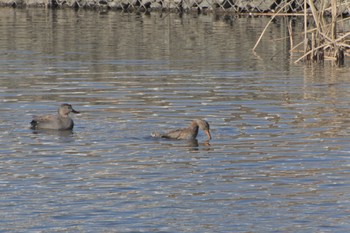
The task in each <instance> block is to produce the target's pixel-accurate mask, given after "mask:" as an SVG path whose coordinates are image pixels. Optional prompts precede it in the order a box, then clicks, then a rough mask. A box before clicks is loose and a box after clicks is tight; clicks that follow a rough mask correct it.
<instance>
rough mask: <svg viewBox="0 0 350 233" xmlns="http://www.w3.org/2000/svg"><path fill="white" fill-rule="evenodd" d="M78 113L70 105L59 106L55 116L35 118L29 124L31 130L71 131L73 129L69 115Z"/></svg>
mask: <svg viewBox="0 0 350 233" xmlns="http://www.w3.org/2000/svg"><path fill="white" fill-rule="evenodd" d="M71 112H72V113H79V112H78V111H76V110H74V109H73V107H72V105H70V104H61V106H60V107H59V108H58V114H57V115H45V116H35V117H34V118H33V120H32V121H31V122H30V125H31V129H54V130H71V129H73V127H74V122H73V120H72V118H70V117H69V113H71Z"/></svg>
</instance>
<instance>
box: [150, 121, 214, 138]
mask: <svg viewBox="0 0 350 233" xmlns="http://www.w3.org/2000/svg"><path fill="white" fill-rule="evenodd" d="M198 129H201V130H203V131H204V132H205V134H206V135H207V136H208V140H211V138H212V137H211V133H210V126H209V123H208V122H207V121H205V120H202V119H196V120H193V121H192V122H191V124H190V126H189V127H187V128H183V129H176V130H171V131H169V132H167V133H157V132H154V133H152V134H151V136H152V137H155V138H167V139H178V140H194V139H196V138H197V135H198Z"/></svg>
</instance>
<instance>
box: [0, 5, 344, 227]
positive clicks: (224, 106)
mask: <svg viewBox="0 0 350 233" xmlns="http://www.w3.org/2000/svg"><path fill="white" fill-rule="evenodd" d="M0 21H1V25H0V30H1V33H2V34H1V35H2V36H1V39H0V54H1V55H2V59H0V68H1V69H0V70H1V72H0V97H1V99H2V100H1V102H0V105H1V108H0V113H1V119H0V128H1V130H2V132H3V133H2V134H0V171H1V179H0V187H1V205H0V212H1V217H2V218H1V224H0V231H16V232H21V231H23V232H24V231H25V232H26V231H49V232H55V231H77V230H78V231H96V232H100V231H106V232H110V231H111V230H112V231H113V230H115V229H118V231H122V232H138V231H147V232H154V231H156V232H157V231H160V232H169V231H171V232H208V231H209V232H232V231H236V232H247V231H250V232H255V231H257V223H263V224H259V229H258V231H262V232H271V231H283V232H284V231H287V232H288V231H292V232H294V231H305V229H315V231H321V232H322V231H329V230H335V231H339V232H347V231H348V229H349V228H350V226H349V221H348V213H349V207H348V205H347V203H348V200H349V195H348V193H349V190H350V185H349V182H347V181H348V180H349V179H350V173H349V169H348V157H349V151H350V147H349V143H348V141H349V140H348V135H349V132H348V131H349V130H348V127H347V125H348V123H349V120H348V115H349V114H348V113H349V112H348V106H349V103H348V102H349V101H348V99H349V96H350V92H349V90H350V88H349V82H348V74H349V69H348V68H346V67H344V68H342V69H340V68H338V67H333V66H327V65H326V63H325V64H324V65H322V66H321V65H311V66H303V65H295V64H293V61H292V60H290V59H289V56H290V55H289V51H288V49H282V50H281V48H287V46H286V43H289V41H287V40H280V38H285V36H286V32H287V31H286V28H287V27H285V24H284V23H285V21H284V20H282V19H281V20H279V19H276V21H275V22H274V24H273V25H271V27H270V29H269V30H270V33H269V34H268V36H267V37H264V38H263V40H262V41H261V44H260V46H259V47H258V49H257V50H256V55H254V54H252V53H251V52H250V50H251V48H252V47H253V46H254V44H255V42H256V39H257V38H258V37H259V35H260V34H259V33H260V32H261V31H262V30H263V28H264V27H265V24H266V23H267V22H268V21H269V19H265V18H235V19H232V20H227V21H222V20H220V16H214V15H198V14H196V15H192V14H184V15H183V16H182V17H179V16H178V15H176V14H169V15H167V16H164V17H162V18H161V19H160V17H159V15H157V14H153V13H151V14H150V15H144V14H138V15H135V14H129V13H120V12H106V13H105V14H100V15H98V14H96V12H91V11H70V10H56V11H51V10H42V11H41V10H39V9H0ZM301 23H302V22H301ZM296 25H300V24H299V23H296ZM43 35H45V36H43ZM82 35H83V36H82ZM272 42H273V43H272ZM271 57H273V59H271ZM65 102H69V103H73V105H74V106H75V105H77V106H79V110H81V111H82V112H83V114H81V115H80V116H79V118H77V119H75V127H74V132H73V131H31V130H29V129H28V127H29V125H28V123H29V122H28V119H29V118H31V116H32V115H34V112H33V111H34V109H35V111H37V110H38V109H43V110H44V109H47V108H48V107H49V106H57V104H60V103H65ZM194 118H205V119H208V121H209V122H210V125H211V130H212V132H213V139H212V140H211V141H210V143H209V141H206V139H207V137H206V136H205V135H204V134H199V135H198V140H194V141H186V140H185V141H177V140H163V139H162V140H160V139H153V138H151V137H150V133H151V132H153V131H154V130H155V129H163V128H166V127H167V126H168V125H182V123H183V122H184V121H186V120H187V119H194ZM305 219H306V221H305ZM276 222H278V225H277V226H276ZM233 229H234V230H233Z"/></svg>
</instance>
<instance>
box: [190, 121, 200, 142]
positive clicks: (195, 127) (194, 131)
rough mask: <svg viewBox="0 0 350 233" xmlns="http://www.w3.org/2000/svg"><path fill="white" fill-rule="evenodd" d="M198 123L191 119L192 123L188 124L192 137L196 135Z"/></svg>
mask: <svg viewBox="0 0 350 233" xmlns="http://www.w3.org/2000/svg"><path fill="white" fill-rule="evenodd" d="M198 128H199V127H198V124H197V122H195V121H193V122H192V123H191V126H190V129H191V132H192V133H191V134H192V135H193V137H194V138H196V137H197V135H198Z"/></svg>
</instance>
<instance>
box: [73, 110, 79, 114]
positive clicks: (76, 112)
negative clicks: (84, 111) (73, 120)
mask: <svg viewBox="0 0 350 233" xmlns="http://www.w3.org/2000/svg"><path fill="white" fill-rule="evenodd" d="M72 113H75V114H78V113H80V112H78V111H75V110H74V109H72Z"/></svg>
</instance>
